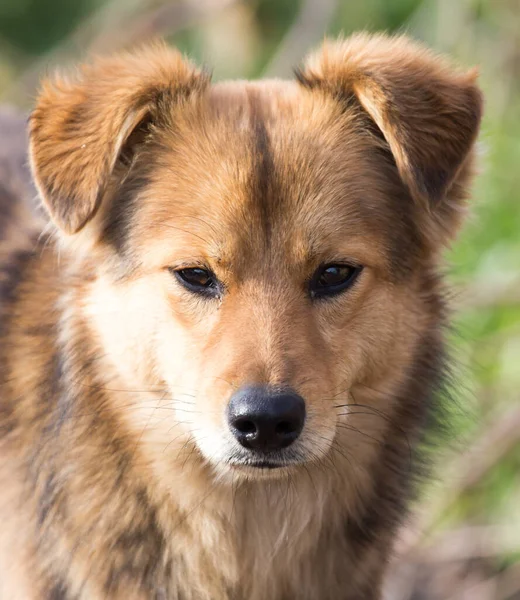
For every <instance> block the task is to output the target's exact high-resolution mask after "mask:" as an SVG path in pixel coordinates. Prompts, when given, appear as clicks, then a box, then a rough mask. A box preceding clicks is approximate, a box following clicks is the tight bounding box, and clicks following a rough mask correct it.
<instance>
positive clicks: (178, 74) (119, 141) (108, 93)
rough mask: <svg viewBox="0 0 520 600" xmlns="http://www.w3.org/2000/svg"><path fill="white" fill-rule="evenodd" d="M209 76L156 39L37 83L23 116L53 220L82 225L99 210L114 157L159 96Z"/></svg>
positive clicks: (71, 229)
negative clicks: (71, 74) (34, 97)
mask: <svg viewBox="0 0 520 600" xmlns="http://www.w3.org/2000/svg"><path fill="white" fill-rule="evenodd" d="M208 83H209V77H208V76H207V75H206V74H205V73H203V72H201V71H200V70H199V69H197V68H196V67H194V66H193V65H192V64H190V63H189V62H187V61H185V60H183V58H182V57H181V55H180V53H179V52H177V51H176V50H173V49H169V48H167V47H166V46H165V45H162V44H156V45H153V46H149V47H148V48H145V49H140V50H139V51H138V52H137V53H135V54H131V53H125V54H120V55H117V56H114V57H109V58H101V59H98V60H97V61H95V62H93V63H92V64H90V65H86V66H83V67H82V68H81V69H80V70H79V72H78V74H77V76H75V77H73V78H60V77H55V78H54V79H53V80H48V81H45V82H44V83H43V85H42V89H41V91H40V95H39V97H38V101H37V104H36V108H35V110H34V111H33V113H32V115H31V118H30V157H31V165H32V170H33V175H34V179H35V181H36V184H37V186H38V188H39V191H40V194H41V197H42V200H43V203H44V205H45V207H46V208H47V210H48V211H49V213H50V215H51V217H52V219H53V221H54V222H55V223H56V225H57V226H58V227H59V228H60V229H61V230H62V231H64V232H65V233H68V234H73V233H76V232H78V231H79V230H80V229H82V228H83V227H84V226H85V225H86V224H87V223H88V222H89V221H90V219H92V217H93V216H94V215H95V213H96V211H97V210H98V208H99V205H100V203H101V200H102V198H103V195H104V193H105V191H106V189H107V184H108V182H109V180H110V176H111V174H112V173H113V171H114V168H115V166H116V164H117V163H118V161H120V160H123V161H128V160H129V157H131V155H132V152H133V151H134V150H135V148H134V146H135V144H136V143H138V142H139V140H142V138H143V135H138V134H139V131H140V130H141V129H145V128H147V127H149V126H150V124H151V123H153V122H154V121H155V120H156V119H157V118H158V117H159V116H160V110H161V107H164V106H167V104H166V103H165V101H170V102H176V101H179V100H181V99H182V98H186V97H187V96H189V95H191V94H193V93H198V92H201V91H203V90H204V88H206V87H207V85H208Z"/></svg>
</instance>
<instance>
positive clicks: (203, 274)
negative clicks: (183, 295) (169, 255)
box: [172, 267, 221, 296]
mask: <svg viewBox="0 0 520 600" xmlns="http://www.w3.org/2000/svg"><path fill="white" fill-rule="evenodd" d="M172 273H173V274H174V275H175V277H176V278H177V281H179V283H180V284H181V285H182V286H184V287H185V288H186V289H187V290H189V291H190V292H194V293H196V294H201V295H204V296H218V295H219V294H220V292H221V286H220V282H219V281H218V279H217V278H216V277H215V275H214V274H213V273H212V272H211V271H209V270H208V269H202V268H200V267H191V268H187V269H177V270H174V269H172Z"/></svg>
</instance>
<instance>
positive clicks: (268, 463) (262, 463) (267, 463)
mask: <svg viewBox="0 0 520 600" xmlns="http://www.w3.org/2000/svg"><path fill="white" fill-rule="evenodd" d="M228 464H229V465H230V466H231V467H239V468H240V467H251V468H253V469H281V468H283V467H287V466H289V465H288V464H287V463H281V462H277V461H273V460H239V461H236V460H234V461H230V462H229V463H228ZM292 464H294V463H292Z"/></svg>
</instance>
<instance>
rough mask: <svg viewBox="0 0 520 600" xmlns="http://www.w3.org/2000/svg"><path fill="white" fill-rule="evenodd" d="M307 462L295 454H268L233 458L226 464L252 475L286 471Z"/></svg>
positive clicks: (235, 469)
mask: <svg viewBox="0 0 520 600" xmlns="http://www.w3.org/2000/svg"><path fill="white" fill-rule="evenodd" d="M304 462H306V460H305V459H304V458H303V457H301V456H295V455H294V453H292V452H291V453H288V454H286V453H283V452H276V453H273V455H270V454H269V453H266V454H263V455H262V454H260V455H256V456H255V454H250V455H239V456H236V455H235V456H232V457H230V458H229V459H228V460H227V461H226V464H227V465H228V466H229V467H230V468H231V469H233V470H234V471H244V472H249V473H250V474H251V475H254V474H255V473H256V474H262V472H263V473H267V472H270V473H273V472H275V471H279V472H282V471H285V470H287V469H290V468H295V467H297V466H298V465H301V464H302V463H304Z"/></svg>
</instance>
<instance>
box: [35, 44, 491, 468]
mask: <svg viewBox="0 0 520 600" xmlns="http://www.w3.org/2000/svg"><path fill="white" fill-rule="evenodd" d="M480 115H481V95H480V93H479V91H478V89H477V87H476V85H475V74H474V73H473V72H471V73H462V72H458V71H456V70H454V69H453V68H452V67H450V66H449V65H447V64H446V63H445V62H444V61H443V60H441V59H439V58H438V57H436V56H434V55H432V54H431V53H429V52H427V51H426V50H424V49H423V48H421V47H419V46H417V45H415V44H414V43H412V42H410V41H408V40H406V39H405V38H389V37H385V36H365V35H358V36H355V37H353V38H351V39H349V40H347V41H340V42H330V43H327V44H325V46H324V47H323V48H322V49H321V50H320V51H319V52H317V53H316V54H315V55H313V56H311V57H310V58H309V59H308V61H307V62H306V63H305V65H304V67H303V68H302V69H301V70H300V71H298V73H297V80H296V81H292V82H289V81H263V82H256V83H247V82H229V83H220V84H215V85H211V84H210V82H209V79H208V76H207V75H206V74H205V73H204V72H202V71H200V70H198V69H197V68H195V67H194V66H193V65H191V64H190V63H188V62H186V61H184V60H183V59H182V58H181V57H180V55H179V54H178V53H176V52H175V51H172V50H168V49H166V48H165V47H162V46H155V47H151V48H148V49H145V50H142V51H139V52H136V53H135V54H127V55H126V54H125V55H120V56H118V57H116V58H108V59H101V60H99V61H97V62H95V63H93V64H92V65H90V66H87V67H84V68H83V70H82V71H80V73H79V75H78V76H77V77H76V78H73V79H70V80H66V79H57V80H54V81H52V82H48V83H45V84H44V87H43V90H42V92H41V95H40V97H39V100H38V104H37V107H36V109H35V111H34V113H33V115H32V117H31V160H32V166H33V171H34V175H35V179H36V182H37V185H38V187H39V190H40V193H41V197H42V199H43V202H44V204H45V206H46V207H47V209H48V211H49V213H50V215H51V217H52V219H53V221H54V223H55V225H56V226H57V229H58V230H59V233H60V238H61V240H62V242H63V245H64V246H65V250H64V252H65V253H67V254H68V255H69V256H70V260H71V261H73V263H74V265H75V266H74V269H73V271H74V273H75V278H76V279H75V280H76V281H77V279H78V275H81V273H89V275H90V276H91V279H92V281H89V282H88V284H85V290H86V292H85V296H84V298H83V299H82V302H81V307H82V308H81V310H82V311H83V314H84V316H86V317H88V319H89V323H90V325H91V327H92V331H93V336H95V337H96V339H97V340H98V343H99V345H100V347H102V351H103V360H107V361H109V362H110V365H111V367H112V368H113V369H114V373H115V374H116V376H117V377H118V378H119V381H123V382H124V385H125V387H126V388H127V389H128V390H132V389H134V390H149V389H151V388H153V389H155V390H157V389H160V390H161V393H159V394H156V395H154V397H153V398H154V399H153V403H150V396H149V394H148V395H147V396H146V397H144V396H143V399H142V402H141V400H140V397H136V398H137V400H136V401H135V402H134V404H133V406H132V409H129V408H127V409H126V410H128V411H130V410H133V411H134V412H135V407H136V405H137V406H138V411H137V413H136V414H137V415H138V416H137V418H135V414H134V416H133V417H132V418H131V419H130V420H129V421H130V422H131V423H133V426H134V427H135V428H136V431H137V430H139V432H140V433H142V430H143V429H144V428H146V427H147V422H148V421H147V420H148V419H152V414H153V415H156V416H154V417H153V419H152V423H153V426H148V430H149V431H150V435H149V436H148V434H147V436H144V437H143V439H149V441H150V444H149V450H150V452H156V453H160V454H161V456H162V458H161V460H164V461H173V460H175V457H178V455H179V454H178V452H177V451H174V452H173V453H171V452H170V450H169V449H168V448H169V444H170V443H171V444H173V446H172V447H177V445H178V444H184V445H186V443H187V440H192V441H194V447H193V448H194V449H195V450H196V451H195V452H193V453H191V454H190V456H192V458H190V460H192V459H193V460H201V459H203V460H204V461H205V462H206V463H209V464H211V465H213V466H214V467H216V468H217V469H218V470H219V471H220V472H226V471H227V470H234V471H236V472H239V473H240V472H241V473H246V474H248V475H249V476H254V475H255V474H261V473H262V474H265V473H266V472H267V471H268V470H269V468H271V469H270V470H269V472H270V473H283V472H285V471H286V469H272V467H280V466H284V467H290V466H291V465H296V466H295V467H291V468H298V467H297V465H298V464H300V463H309V464H312V463H313V462H319V461H320V460H323V459H324V458H325V457H327V456H328V455H329V454H330V452H332V451H333V450H331V448H332V449H334V448H336V449H337V450H338V452H339V453H340V454H341V455H346V457H347V458H348V454H349V452H357V453H358V454H359V453H365V454H366V453H367V452H369V450H367V448H366V447H365V446H368V447H370V445H371V444H370V439H374V440H375V441H376V442H377V441H378V440H379V439H380V438H381V436H382V432H383V431H384V429H385V427H386V426H387V419H385V418H380V417H381V415H388V414H390V413H391V411H392V410H393V409H392V406H389V405H388V403H389V402H390V400H389V398H392V397H394V396H392V393H393V391H395V389H396V387H397V386H399V385H401V384H402V383H403V381H404V380H405V379H406V377H407V376H409V373H410V369H411V365H412V364H413V361H414V356H415V355H416V353H417V351H418V349H419V348H420V346H421V344H423V343H425V342H424V341H425V339H426V335H427V334H428V336H429V338H428V339H430V338H431V335H432V332H436V330H437V329H438V327H439V324H440V319H441V315H440V308H439V306H438V304H437V303H436V302H435V301H433V300H432V298H433V297H434V296H435V293H436V278H435V275H434V273H435V266H436V264H437V262H438V257H439V253H440V251H441V250H442V248H443V247H444V246H445V245H447V244H448V243H449V241H450V240H451V239H452V238H453V236H454V235H455V233H456V231H457V229H458V226H459V224H460V221H461V215H462V214H463V212H464V211H463V209H464V202H465V197H466V193H467V184H468V182H469V178H470V175H471V162H472V161H471V158H472V157H471V155H472V146H473V144H474V141H475V137H476V135H477V130H478V127H479V121H480ZM433 335H434V336H435V335H437V333H434V334H433ZM439 335H440V334H439ZM370 391H371V392H373V393H372V395H370ZM376 392H377V393H376ZM357 394H359V396H358V395H357ZM360 399H361V400H360ZM126 406H128V404H127V405H126ZM356 406H357V407H358V410H357V411H356V410H355V407H356ZM361 406H364V407H365V408H364V409H359V407H361ZM170 409H172V410H170ZM118 410H119V411H120V412H121V411H124V410H125V408H124V404H121V406H120V407H119V408H118ZM356 414H357V415H358V416H357V419H358V421H355V418H356ZM363 419H364V420H363ZM177 439H178V440H179V441H178V442H177V441H176V442H175V443H174V440H177ZM153 440H154V441H153ZM367 442H368V444H367ZM143 443H144V442H143ZM363 444H365V446H363ZM256 467H260V468H256Z"/></svg>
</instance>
